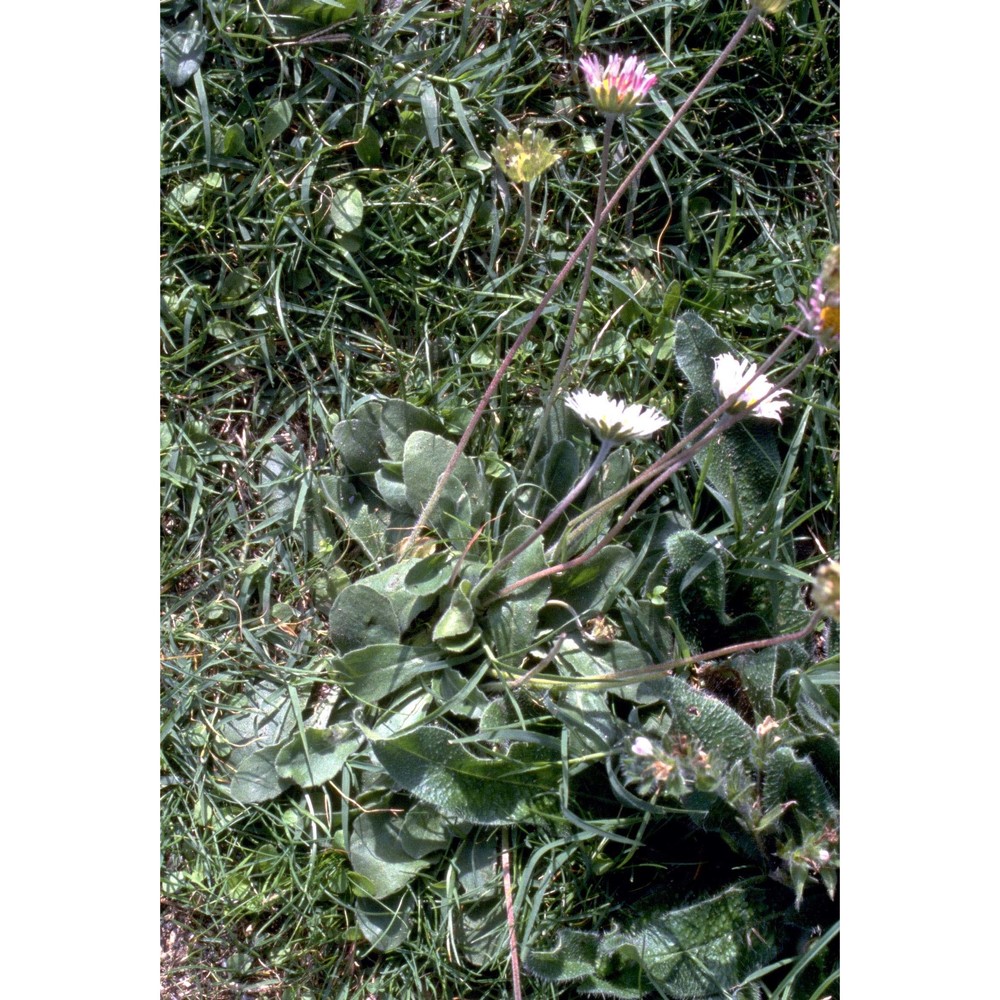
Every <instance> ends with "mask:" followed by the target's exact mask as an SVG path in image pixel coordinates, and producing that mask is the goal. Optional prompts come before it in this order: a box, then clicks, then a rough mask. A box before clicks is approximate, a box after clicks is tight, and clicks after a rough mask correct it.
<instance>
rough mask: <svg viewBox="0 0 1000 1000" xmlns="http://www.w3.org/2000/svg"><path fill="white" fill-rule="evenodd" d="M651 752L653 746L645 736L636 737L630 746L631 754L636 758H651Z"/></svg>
mask: <svg viewBox="0 0 1000 1000" xmlns="http://www.w3.org/2000/svg"><path fill="white" fill-rule="evenodd" d="M653 752H654V751H653V744H652V743H650V742H649V740H648V739H647V738H646V737H645V736H640V737H638V738H637V739H636V741H635V743H633V744H632V753H634V754H635V755H636V757H652V756H653Z"/></svg>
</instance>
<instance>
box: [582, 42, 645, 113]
mask: <svg viewBox="0 0 1000 1000" xmlns="http://www.w3.org/2000/svg"><path fill="white" fill-rule="evenodd" d="M580 71H581V72H582V73H583V79H584V82H585V83H586V84H587V90H588V91H589V92H590V99H591V100H592V101H593V102H594V106H595V107H596V108H597V109H598V111H603V112H604V113H605V114H606V115H623V114H627V113H628V112H629V111H631V110H632V109H633V108H634V107H635V106H636V105H637V104H638V103H639V102H640V101H641V100H642V99H643V98H644V97H645V96H646V95H647V94H648V93H649V92H650V90H652V88H653V85H654V84H655V83H656V77H655V76H654V75H653V74H652V73H650V72H649V71H648V70H647V69H646V64H645V62H643V60H642V59H639V58H638V57H636V56H629V57H628V58H627V59H625V60H622V57H621V56H619V55H614V56H610V57H609V58H608V62H607V65H606V66H602V65H601V61H600V59H598V58H597V56H595V55H586V56H584V57H583V58H582V59H581V60H580Z"/></svg>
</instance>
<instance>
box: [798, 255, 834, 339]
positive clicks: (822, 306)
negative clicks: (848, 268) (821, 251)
mask: <svg viewBox="0 0 1000 1000" xmlns="http://www.w3.org/2000/svg"><path fill="white" fill-rule="evenodd" d="M799 309H801V310H802V315H803V316H804V317H805V321H806V330H805V332H806V333H807V334H808V335H809V336H811V337H813V338H815V340H816V341H817V343H818V344H819V346H820V350H821V351H833V350H836V349H837V348H838V347H840V247H839V246H835V247H834V248H833V249H832V250H831V251H830V252H829V253H828V254H827V256H826V260H824V261H823V269H822V270H821V271H820V275H819V277H818V278H817V279H816V280H815V281H814V282H813V283H812V288H811V289H810V295H809V301H808V302H801V301H800V302H799Z"/></svg>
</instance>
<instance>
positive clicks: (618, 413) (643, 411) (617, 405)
mask: <svg viewBox="0 0 1000 1000" xmlns="http://www.w3.org/2000/svg"><path fill="white" fill-rule="evenodd" d="M566 405H567V406H568V407H569V408H570V409H571V410H572V411H573V412H574V413H575V414H576V415H577V416H578V417H579V418H580V419H581V420H582V421H583V422H584V423H585V424H586V425H587V426H588V427H589V428H590V429H591V430H592V431H593V432H594V433H595V434H596V435H597V436H598V437H599V438H600V439H601V440H602V441H612V442H614V443H616V444H619V443H621V442H622V441H631V440H633V439H634V438H643V437H649V436H650V435H651V434H655V433H656V432H657V431H658V430H659V429H660V428H661V427H665V426H666V425H667V424H668V423H669V422H670V421H669V420H667V418H666V417H665V416H664V415H663V414H662V413H660V411H659V410H657V409H656V408H655V407H652V406H640V405H639V404H638V403H633V404H632V405H630V406H626V405H625V403H622V402H620V401H619V400H617V399H611V398H610V396H608V394H607V393H606V392H602V393H601V394H600V395H599V396H598V395H596V394H595V393H593V392H587V390H586V389H577V390H576V392H571V393H570V394H569V395H568V396H567V397H566Z"/></svg>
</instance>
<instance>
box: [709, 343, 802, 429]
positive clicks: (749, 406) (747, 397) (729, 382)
mask: <svg viewBox="0 0 1000 1000" xmlns="http://www.w3.org/2000/svg"><path fill="white" fill-rule="evenodd" d="M712 360H713V361H714V362H715V371H714V373H713V374H712V383H713V385H714V386H715V388H716V391H717V392H718V393H719V395H720V396H721V397H722V398H723V399H727V398H728V397H729V396H731V395H732V394H733V393H734V392H736V391H737V390H738V389H740V387H741V386H742V385H743V384H744V383H745V382H747V381H748V380H749V379H751V378H752V379H753V381H752V382H750V384H749V385H748V386H747V387H746V388H745V389H743V391H742V392H740V394H739V395H738V396H737V397H736V399H735V400H733V403H732V405H731V407H730V409H731V410H732V412H734V413H736V412H739V411H740V410H753V415H754V416H755V417H761V418H762V419H764V420H777V421H778V423H779V424H780V423H781V411H782V409H783V408H784V407H786V406H787V405H788V403H787V402H786V401H785V400H783V399H779V398H778V397H779V396H786V395H788V390H787V389H779V390H778V391H777V392H775V393H772V394H771V395H770V396H768V398H767V399H763V397H764V396H767V394H768V393H769V392H771V390H772V389H773V388H774V383H773V382H770V381H768V379H766V378H765V377H764V376H763V375H757V366H756V365H755V364H752V363H751V362H749V361H740V360H739V358H736V357H734V356H733V355H732V354H720V355H719V356H718V357H717V358H713V359H712ZM762 399H763V402H761V400H762Z"/></svg>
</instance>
